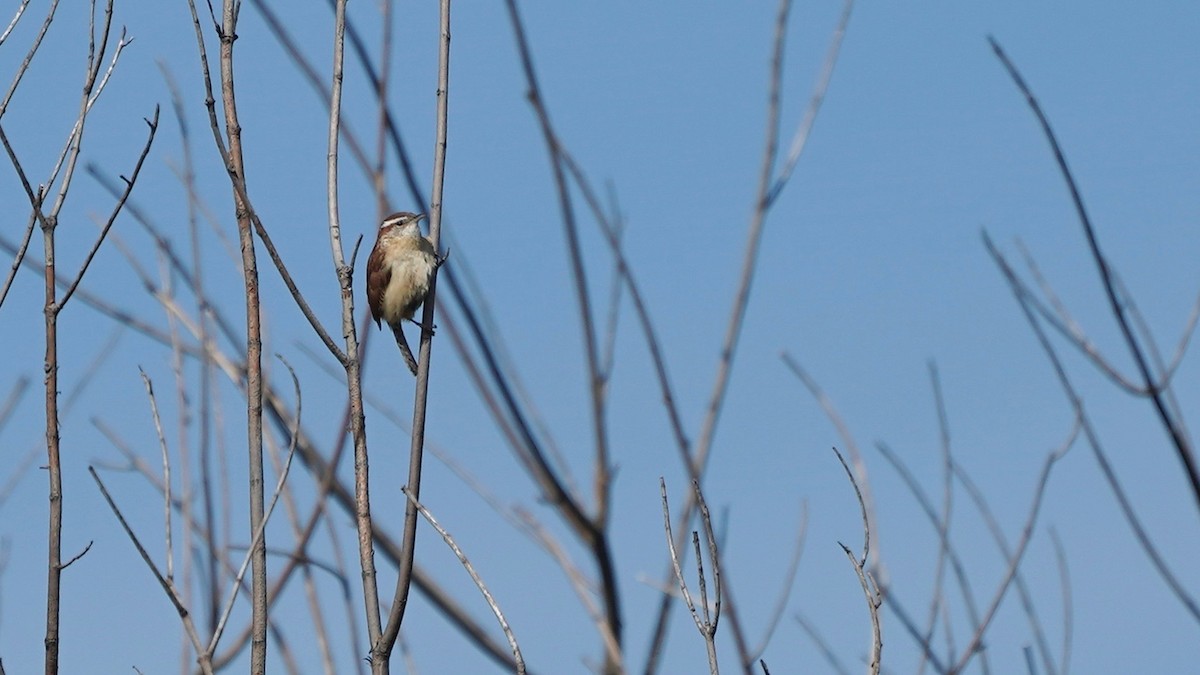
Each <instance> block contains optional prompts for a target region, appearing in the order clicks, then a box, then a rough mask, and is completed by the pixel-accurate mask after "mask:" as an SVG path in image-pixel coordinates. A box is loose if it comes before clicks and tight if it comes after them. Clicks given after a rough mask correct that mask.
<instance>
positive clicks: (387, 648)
mask: <svg viewBox="0 0 1200 675" xmlns="http://www.w3.org/2000/svg"><path fill="white" fill-rule="evenodd" d="M438 32H439V35H440V39H439V40H438V86H437V128H436V132H435V134H436V138H435V140H434V149H433V192H432V195H431V197H430V202H429V206H430V209H429V212H430V217H429V238H430V240H431V241H432V242H433V248H434V250H435V251H437V250H439V246H440V242H441V234H442V199H443V195H442V189H443V184H444V180H445V174H446V142H447V124H448V122H449V110H450V108H449V104H450V101H449V97H450V0H441V2H440V10H439V12H438ZM437 277H438V275H437V271H436V268H435V270H434V274H433V278H432V279H430V281H429V293H428V294H427V295H426V296H425V302H424V308H423V310H422V312H423V313H422V317H421V347H420V353H419V355H418V357H417V385H416V393H415V394H414V399H415V400H414V402H413V423H412V447H411V449H410V452H409V458H408V485H407V487H406V488H405V493H406V494H407V495H408V496H409V500H408V503H407V504H406V505H405V507H404V534H403V535H402V539H401V546H402V547H403V548H402V557H401V559H400V565H399V567H400V569H399V573H398V576H397V578H396V592H395V595H394V596H393V598H392V609H391V612H390V613H389V614H388V620H387V626H386V628H385V629H384V633H383V639H382V641H381V643H380V644H379V645H377V646H376V649H375V653H374V656H376V657H380V656H382V657H384V658H386V656H387V655H390V654H391V651H392V648H393V646H394V645H395V644H396V638H397V636H399V634H400V624H401V623H403V621H404V611H405V609H407V607H408V594H409V590H410V589H411V587H412V580H413V555H414V554H415V547H416V543H417V516H418V509H417V504H418V503H419V501H420V499H421V462H422V460H423V458H424V450H425V417H426V414H425V413H426V405H427V404H428V401H429V358H430V351H431V348H432V346H433V342H432V337H433V315H434V308H435V298H436V295H437Z"/></svg>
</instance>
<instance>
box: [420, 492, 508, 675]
mask: <svg viewBox="0 0 1200 675" xmlns="http://www.w3.org/2000/svg"><path fill="white" fill-rule="evenodd" d="M401 490H402V491H403V492H404V496H406V497H408V500H409V503H411V504H413V505H415V506H416V508H417V510H418V511H420V513H421V515H422V516H423V517H424V518H425V520H426V521H427V522H428V523H429V524H430V525H432V526H433V529H435V530H437V533H438V534H440V535H441V536H442V541H444V542H446V545H447V546H449V547H450V550H451V551H453V552H454V555H455V557H457V558H458V561H459V562H460V563H462V566H463V569H465V570H466V571H467V574H469V575H471V581H473V582H475V587H476V588H478V589H479V592H480V593H482V594H483V599H484V600H485V601H486V602H487V604H488V607H489V608H490V609H491V610H492V614H494V615H495V616H496V621H497V622H498V623H499V624H500V630H502V631H504V637H506V638H507V639H508V646H509V647H510V648H511V649H512V653H513V659H514V660H515V661H516V664H517V673H518V674H519V675H524V673H525V659H524V658H523V657H522V656H521V648H520V646H518V645H517V638H516V636H514V635H513V632H512V629H511V628H510V627H509V625H508V620H507V619H505V618H504V613H503V612H502V611H500V606H499V605H498V604H496V600H495V598H493V597H492V593H491V591H489V590H488V588H487V586H486V585H484V583H483V579H481V578H480V576H479V574H478V573H477V572H476V571H475V567H474V566H473V565H471V561H470V560H468V559H467V556H466V554H464V553H463V552H462V549H460V548H459V547H458V544H456V543H454V538H453V537H451V536H450V533H449V532H447V531H446V529H445V528H443V527H442V526H441V524H440V523H438V521H437V519H435V518H434V517H433V514H432V513H430V512H429V509H427V508H425V506H423V505H422V504H421V503H420V502H418V501H417V498H416V497H414V496H413V494H412V493H411V492H409V491H408V489H407V488H401Z"/></svg>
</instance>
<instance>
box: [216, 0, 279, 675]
mask: <svg viewBox="0 0 1200 675" xmlns="http://www.w3.org/2000/svg"><path fill="white" fill-rule="evenodd" d="M240 9H241V3H240V2H239V1H238V0H225V2H224V6H223V9H222V14H221V26H220V29H219V31H218V37H219V38H220V43H221V49H220V64H221V100H222V103H223V109H224V113H225V134H226V136H227V137H228V140H229V151H228V164H227V165H226V167H225V168H226V170H227V171H228V172H229V174H230V176H231V177H232V178H233V181H234V183H237V184H239V185H240V186H242V187H243V188H244V187H245V185H246V172H245V164H244V162H243V157H242V127H241V124H240V123H239V122H238V112H237V98H236V95H235V92H234V70H233V43H234V41H235V40H236V39H237V20H238V13H239V11H240ZM233 203H234V209H235V213H236V216H237V227H238V241H239V242H240V244H241V249H242V275H243V279H244V284H245V285H244V288H245V293H246V452H247V455H248V460H249V462H248V463H249V472H250V481H249V482H250V485H249V487H250V531H251V532H258V531H259V528H260V526H261V524H262V522H263V512H264V508H265V505H264V501H265V500H264V497H263V451H262V408H263V386H262V326H261V324H260V322H261V318H262V317H261V313H260V307H259V292H258V262H257V259H256V257H255V252H254V231H253V228H252V225H251V222H250V208H249V205H248V204H247V203H246V200H245V198H244V195H243V191H242V190H238V189H235V190H234V194H233ZM266 540H267V538H266V536H265V535H264V536H262V537H259V538H257V540H256V541H255V542H254V548H253V549H252V550H251V554H250V560H251V574H250V589H251V590H250V597H251V603H252V606H253V610H252V624H253V634H252V637H251V641H250V672H251V673H255V674H259V673H264V672H266V668H267V546H266Z"/></svg>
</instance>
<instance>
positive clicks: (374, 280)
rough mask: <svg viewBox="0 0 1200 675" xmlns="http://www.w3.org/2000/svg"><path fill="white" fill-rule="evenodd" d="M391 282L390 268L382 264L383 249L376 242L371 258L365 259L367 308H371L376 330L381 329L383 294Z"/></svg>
mask: <svg viewBox="0 0 1200 675" xmlns="http://www.w3.org/2000/svg"><path fill="white" fill-rule="evenodd" d="M391 280H392V268H391V267H390V266H388V265H384V264H383V247H382V246H380V245H379V243H378V242H376V244H375V248H373V249H371V257H369V258H367V306H369V307H370V308H371V318H372V319H375V327H376V328H381V327H382V326H381V325H380V323H379V322H380V320H382V319H383V293H384V291H385V290H387V287H388V283H389V282H391Z"/></svg>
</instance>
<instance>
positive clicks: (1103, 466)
mask: <svg viewBox="0 0 1200 675" xmlns="http://www.w3.org/2000/svg"><path fill="white" fill-rule="evenodd" d="M983 243H984V246H985V247H986V248H987V251H988V254H989V255H990V256H991V257H992V260H993V262H995V263H996V266H997V267H999V268H1000V271H1001V273H1003V274H1004V278H1005V280H1006V281H1007V282H1008V285H1009V289H1010V290H1011V291H1012V293H1013V296H1014V297H1015V298H1016V300H1017V304H1018V305H1019V306H1020V308H1021V312H1022V314H1024V316H1025V320H1026V322H1027V323H1028V324H1029V326H1030V328H1032V329H1033V332H1034V335H1035V336H1036V337H1037V340H1038V344H1039V345H1040V346H1041V348H1042V351H1043V352H1044V353H1045V354H1046V357H1047V358H1048V359H1050V365H1051V367H1052V368H1053V369H1054V374H1055V376H1056V378H1057V379H1058V381H1059V385H1060V386H1061V387H1062V389H1063V394H1064V395H1066V397H1067V401H1068V402H1069V403H1070V404H1071V408H1072V409H1073V410H1074V412H1075V415H1076V416H1077V417H1078V419H1079V422H1080V424H1081V425H1082V428H1083V435H1084V438H1085V439H1086V440H1087V442H1088V446H1089V447H1091V449H1092V455H1093V456H1094V457H1095V458H1096V462H1097V463H1098V464H1099V465H1100V471H1101V473H1103V474H1104V479H1105V480H1106V481H1107V482H1108V486H1109V489H1111V490H1112V493H1113V496H1115V497H1116V499H1117V505H1118V506H1120V508H1121V513H1122V515H1123V516H1124V517H1125V522H1127V523H1129V527H1130V529H1132V530H1133V534H1134V537H1135V538H1137V540H1138V544H1139V545H1140V546H1141V547H1142V550H1143V551H1144V552H1145V553H1146V555H1147V556H1148V557H1149V558H1150V562H1151V564H1153V565H1154V568H1155V570H1156V571H1157V572H1158V574H1159V576H1160V577H1162V579H1163V581H1164V582H1166V584H1167V586H1168V587H1170V589H1171V592H1172V594H1174V595H1175V597H1176V598H1177V599H1178V600H1179V601H1180V602H1181V603H1183V605H1184V607H1185V608H1186V609H1187V610H1188V612H1189V613H1190V614H1191V615H1192V617H1193V618H1194V619H1195V620H1196V621H1200V605H1197V603H1196V601H1195V599H1194V598H1192V596H1191V595H1190V594H1189V593H1188V591H1187V589H1186V588H1185V587H1184V586H1183V584H1182V583H1180V581H1179V579H1178V578H1177V577H1176V576H1175V573H1174V572H1172V571H1171V568H1170V567H1168V566H1167V563H1166V560H1164V559H1163V557H1162V555H1161V554H1160V553H1159V551H1158V548H1157V547H1156V546H1155V545H1154V543H1153V542H1152V541H1150V535H1149V534H1148V533H1147V532H1146V529H1145V528H1144V527H1143V526H1142V523H1141V520H1140V519H1139V518H1138V516H1137V513H1136V512H1135V511H1134V508H1133V503H1132V502H1130V501H1129V497H1128V496H1127V495H1126V494H1125V489H1124V488H1123V487H1122V486H1121V482H1120V480H1119V479H1118V478H1117V474H1116V471H1115V470H1114V469H1113V467H1112V464H1111V463H1109V461H1108V455H1107V454H1106V453H1105V452H1104V448H1103V446H1102V445H1101V444H1100V437H1099V434H1097V433H1096V430H1095V428H1094V427H1093V426H1092V423H1091V420H1090V418H1089V417H1088V415H1087V412H1086V411H1085V409H1084V407H1083V399H1082V398H1081V397H1080V396H1079V393H1078V392H1077V391H1076V390H1075V386H1074V385H1073V384H1072V383H1071V380H1070V378H1068V377H1067V371H1066V368H1065V367H1064V366H1063V363H1062V360H1061V359H1060V358H1059V356H1058V352H1056V351H1055V350H1054V346H1053V345H1051V344H1050V340H1049V338H1048V337H1047V336H1046V332H1045V330H1044V329H1043V328H1042V324H1041V323H1040V322H1038V320H1037V315H1036V314H1035V313H1034V310H1033V309H1032V308H1031V307H1030V305H1029V303H1028V302H1027V298H1026V297H1025V295H1024V294H1023V293H1022V291H1021V289H1022V286H1021V284H1020V282H1019V281H1018V279H1017V276H1016V273H1015V272H1014V271H1013V269H1012V267H1011V266H1010V265H1009V264H1008V261H1007V260H1006V259H1005V258H1004V256H1003V255H1002V254H1001V253H1000V251H999V250H998V249H997V248H996V246H995V244H993V243H992V239H991V237H989V236H988V234H987V232H986V231H985V232H984V233H983Z"/></svg>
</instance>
